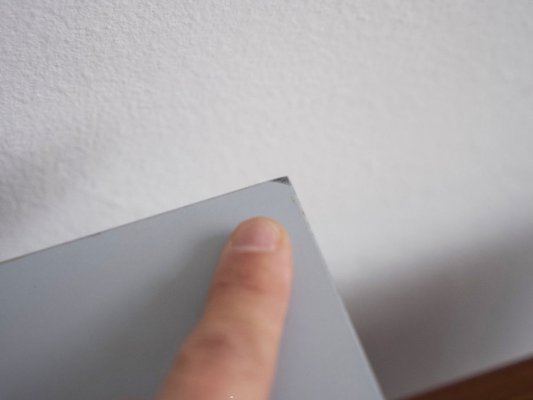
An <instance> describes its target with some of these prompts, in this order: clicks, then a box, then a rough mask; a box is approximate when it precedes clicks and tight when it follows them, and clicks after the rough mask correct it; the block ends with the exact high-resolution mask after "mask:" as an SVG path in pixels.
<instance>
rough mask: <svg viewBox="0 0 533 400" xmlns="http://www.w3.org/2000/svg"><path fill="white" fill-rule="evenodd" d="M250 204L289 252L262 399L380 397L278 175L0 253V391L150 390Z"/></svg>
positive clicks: (108, 395)
mask: <svg viewBox="0 0 533 400" xmlns="http://www.w3.org/2000/svg"><path fill="white" fill-rule="evenodd" d="M256 215H265V216H270V217H273V218H275V219H277V220H279V221H280V222H281V223H283V224H284V225H285V226H286V228H287V230H288V231H289V234H290V236H291V239H292V241H293V246H294V258H295V276H294V288H293V295H292V299H291V304H290V308H289V314H288V317H287V325H286V330H285V334H284V338H283V341H282V349H281V354H280V360H279V367H278V373H277V377H276V381H275V385H274V388H273V392H272V397H271V398H272V399H273V400H301V399H308V400H323V399H337V400H344V399H346V400H347V399H358V400H363V399H368V400H373V399H381V398H382V397H381V394H380V392H379V389H378V387H377V385H376V382H375V380H374V377H373V375H372V373H371V371H370V368H369V366H368V363H367V361H366V357H365V356H364V354H363V351H362V349H361V346H360V344H359V342H358V340H357V339H356V336H355V335H354V332H353V330H352V327H351V324H350V322H349V319H348V317H347V314H346V312H345V310H344V307H343V305H342V303H341V301H340V299H339V297H338V295H337V293H336V291H335V288H334V286H333V284H332V281H331V279H330V276H329V275H328V272H327V270H326V269H325V266H324V263H323V260H322V257H321V255H320V252H319V250H318V248H317V246H316V243H315V241H314V238H313V236H312V233H311V231H310V229H309V226H308V225H307V223H306V221H305V218H304V216H303V214H302V211H301V209H300V207H299V204H298V201H297V199H296V195H295V193H294V190H293V188H292V186H291V185H290V184H289V182H288V180H286V179H281V180H276V181H272V182H266V183H263V184H259V185H255V186H252V187H249V188H246V189H243V190H239V191H236V192H232V193H229V194H227V195H224V196H219V197H216V198H213V199H210V200H206V201H203V202H200V203H197V204H194V205H191V206H188V207H183V208H180V209H177V210H174V211H170V212H167V213H164V214H160V215H157V216H154V217H151V218H147V219H144V220H142V221H138V222H134V223H131V224H128V225H124V226H121V227H118V228H115V229H111V230H109V231H105V232H102V233H99V234H96V235H93V236H90V237H86V238H83V239H79V240H76V241H73V242H70V243H66V244H63V245H59V246H56V247H52V248H49V249H46V250H43V251H40V252H37V253H33V254H30V255H27V256H24V257H21V258H17V259H14V260H10V261H6V262H4V263H2V264H1V265H0V398H1V399H36V398H39V399H42V400H47V399H50V400H62V399H65V400H67V399H68V400H71V399H77V400H84V399H87V400H95V399H112V398H117V397H122V396H132V397H135V398H138V397H143V398H149V397H151V396H153V395H154V393H155V391H156V390H157V388H158V386H159V384H160V382H161V381H162V379H163V377H164V375H165V372H166V371H167V369H168V368H169V366H170V364H171V362H172V358H173V354H174V352H175V351H176V350H177V349H178V347H179V345H180V343H181V342H182V341H183V339H184V338H185V337H186V335H187V334H188V332H189V331H190V330H191V328H192V326H193V325H194V323H195V321H197V319H198V318H199V316H200V313H201V310H202V306H203V301H204V295H205V293H206V291H207V287H208V284H209V280H210V276H211V273H212V270H213V267H214V265H215V263H216V260H217V258H218V253H219V251H220V250H221V248H222V246H223V244H224V242H225V240H226V238H227V235H228V234H229V233H230V232H231V230H232V229H233V228H234V227H235V226H236V225H237V224H238V223H239V222H241V221H242V220H244V219H247V218H249V217H252V216H256Z"/></svg>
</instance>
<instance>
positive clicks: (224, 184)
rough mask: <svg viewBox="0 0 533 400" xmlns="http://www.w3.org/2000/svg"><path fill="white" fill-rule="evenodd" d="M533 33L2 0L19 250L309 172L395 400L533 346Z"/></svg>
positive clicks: (338, 266)
mask: <svg viewBox="0 0 533 400" xmlns="http://www.w3.org/2000/svg"><path fill="white" fill-rule="evenodd" d="M504 3H505V4H504ZM532 44H533V3H532V2H528V1H513V2H501V1H497V0H494V1H463V0H462V1H447V2H419V1H410V2H395V1H376V0H368V1H348V0H346V1H344V0H338V1H330V2H320V1H307V2H303V1H291V2H287V1H277V0H275V1H270V2H261V1H255V2H253V1H234V2H228V1H218V0H217V1H179V2H178V1H170V0H169V1H159V2H153V3H149V2H145V1H137V2H135V1H118V0H117V1H104V0H97V1H94V0H93V1H87V2H81V1H62V2H58V1H55V0H46V1H40V2H37V3H36V2H29V1H7V0H0V135H1V136H0V138H1V141H0V185H1V187H0V221H1V227H0V258H2V259H5V258H9V257H12V256H16V255H20V254H22V253H25V252H28V251H33V250H36V249H39V248H43V247H46V246H49V245H52V244H56V243H59V242H63V241H66V240H70V239H73V238H76V237H79V236H82V235H86V234H89V233H92V232H96V231H99V230H102V229H106V228H109V227H112V226H115V225H117V224H122V223H125V222H128V221H132V220H135V219H137V218H141V217H144V216H148V215H151V214H154V213H158V212H161V211H164V210H168V209H172V208H175V207H178V206H181V205H185V204H188V203H191V202H194V201H197V200H201V199H204V198H207V197H209V196H213V195H217V194H220V193H224V192H227V191H230V190H233V189H236V188H239V187H242V186H245V185H249V184H253V183H256V182H258V181H263V180H267V179H270V178H274V177H277V176H281V175H289V176H290V177H291V179H292V181H293V183H294V185H295V187H296V190H297V191H298V192H299V194H300V197H301V201H302V203H303V206H304V207H305V209H306V210H307V214H308V217H309V220H310V222H311V224H312V226H313V228H314V230H315V232H316V236H317V239H318V241H319V243H320V245H321V247H322V249H323V251H324V253H325V257H326V259H327V261H328V263H329V265H330V267H331V270H332V272H333V274H334V277H335V279H336V281H337V283H338V285H339V288H340V289H341V291H342V294H343V296H344V298H345V300H346V302H347V304H348V307H349V309H350V312H351V315H352V317H353V319H354V322H355V325H356V328H357V329H358V331H359V332H360V334H361V336H362V339H363V342H364V344H365V345H366V347H367V350H368V352H369V356H370V359H371V361H372V363H373V365H374V367H375V369H376V372H377V375H378V378H379V379H380V381H381V383H382V385H383V387H384V390H385V392H386V393H387V395H388V396H389V397H396V396H400V395H404V394H408V393H412V392H414V391H417V390H421V389H424V388H427V387H429V386H431V385H435V384H439V383H442V382H445V381H447V380H450V379H455V378H457V377H460V376H464V375H465V374H469V373H472V372H473V371H477V370H479V369H480V368H485V367H487V366H492V365H494V364H496V363H499V362H503V361H507V360H510V359H514V358H516V357H519V356H523V355H525V354H526V353H528V352H533V338H531V336H530V335H529V334H528V333H527V332H532V331H533V315H532V312H531V309H532V307H530V306H531V304H533V294H532V293H533V290H531V289H532V288H533V272H532V271H533V255H532V254H531V248H533V183H532V182H533V159H532V151H533V112H532V110H533V74H532V71H533V52H532V51H531V48H532Z"/></svg>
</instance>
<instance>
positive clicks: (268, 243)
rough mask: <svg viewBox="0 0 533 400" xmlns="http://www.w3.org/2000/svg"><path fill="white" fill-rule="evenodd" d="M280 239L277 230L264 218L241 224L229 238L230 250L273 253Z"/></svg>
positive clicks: (273, 224)
mask: <svg viewBox="0 0 533 400" xmlns="http://www.w3.org/2000/svg"><path fill="white" fill-rule="evenodd" d="M279 238H280V232H279V228H278V227H277V226H276V224H275V223H273V222H271V221H269V220H268V219H266V218H254V219H252V220H249V221H245V222H243V223H242V224H241V225H239V227H238V228H237V230H236V231H235V232H234V233H233V235H232V236H231V240H230V243H231V248H232V249H233V250H237V251H273V250H275V249H276V247H277V245H278V241H279Z"/></svg>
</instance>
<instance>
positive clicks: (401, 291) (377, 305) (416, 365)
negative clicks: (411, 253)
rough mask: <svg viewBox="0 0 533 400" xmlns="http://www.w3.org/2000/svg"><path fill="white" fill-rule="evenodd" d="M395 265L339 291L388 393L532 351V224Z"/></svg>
mask: <svg viewBox="0 0 533 400" xmlns="http://www.w3.org/2000/svg"><path fill="white" fill-rule="evenodd" d="M499 237H500V238H502V237H505V235H499ZM405 265H409V268H403V266H405ZM359 267H361V266H359ZM363 267H366V268H369V267H370V266H363ZM394 270H395V272H393V273H390V274H389V275H383V276H380V278H379V279H380V280H379V281H377V282H374V283H372V284H368V282H356V283H353V284H352V285H351V286H347V287H346V288H347V289H346V288H345V289H344V290H341V292H342V296H343V299H344V301H345V303H346V306H347V308H348V311H349V313H350V316H351V318H352V320H353V321H354V323H355V326H356V329H357V332H358V334H359V336H360V338H361V341H362V342H363V345H364V347H365V349H366V351H367V354H368V357H369V359H370V362H371V364H372V366H373V368H374V371H375V373H376V376H377V378H378V380H379V381H380V384H381V386H382V388H383V391H384V393H385V395H386V397H387V398H400V397H403V396H407V395H411V394H414V393H416V392H420V391H423V390H426V389H428V388H430V387H434V386H437V385H442V384H446V383H449V382H450V381H453V380H456V379H462V378H464V377H465V376H467V375H470V374H473V373H476V372H479V371H481V370H483V369H486V368H491V367H494V366H496V365H498V364H501V363H503V362H508V361H514V360H516V359H517V358H522V357H524V356H526V355H528V354H531V353H533V336H532V335H531V332H533V312H532V311H531V310H532V309H533V307H532V305H533V230H532V229H528V230H520V231H519V232H518V231H516V230H515V231H514V232H513V231H509V234H508V235H507V236H506V237H505V239H500V240H499V241H493V242H486V243H481V244H479V243H478V244H476V245H470V246H469V245H468V244H464V245H462V246H460V247H458V248H455V249H448V252H447V254H443V253H440V254H437V255H434V256H433V257H428V258H425V259H420V260H415V261H412V262H409V263H407V264H405V263H399V264H398V265H397V266H395V268H394ZM402 271H409V272H405V273H403V274H402V273H401V272H402Z"/></svg>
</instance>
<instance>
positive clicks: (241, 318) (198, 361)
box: [157, 217, 292, 400]
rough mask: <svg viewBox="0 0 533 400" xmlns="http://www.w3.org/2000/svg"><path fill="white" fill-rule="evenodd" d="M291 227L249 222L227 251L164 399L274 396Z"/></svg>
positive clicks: (287, 287) (246, 399) (223, 399)
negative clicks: (273, 386)
mask: <svg viewBox="0 0 533 400" xmlns="http://www.w3.org/2000/svg"><path fill="white" fill-rule="evenodd" d="M291 281H292V253H291V245H290V241H289V237H288V234H287V232H286V231H285V229H284V228H283V227H282V226H281V225H280V224H279V223H277V222H276V221H274V220H272V219H269V218H263V217H257V218H252V219H249V220H246V221H244V222H242V223H241V224H240V225H239V226H238V227H237V228H236V229H235V230H234V231H233V233H232V234H231V236H230V238H229V240H228V242H227V243H226V245H225V246H224V249H223V250H222V254H221V256H220V259H219V262H218V266H217V268H216V271H215V274H214V277H213V281H212V283H211V287H210V289H209V293H208V298H207V304H206V307H205V310H204V315H203V317H202V319H201V320H200V322H199V323H198V325H197V326H196V328H195V329H194V330H193V332H192V333H191V335H190V336H189V337H188V338H187V340H186V341H185V343H184V344H183V346H182V347H181V349H180V351H179V353H178V354H177V356H176V360H175V362H174V365H173V366H172V369H171V371H170V372H169V374H168V377H167V379H166V381H165V383H164V385H163V387H162V389H161V392H160V394H159V397H158V398H157V399H158V400H267V399H268V396H269V392H270V386H271V384H272V381H273V378H274V375H275V367H276V363H277V357H278V350H279V343H280V339H281V334H282V331H283V324H284V320H285V315H286V312H287V306H288V303H289V297H290V289H291Z"/></svg>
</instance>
